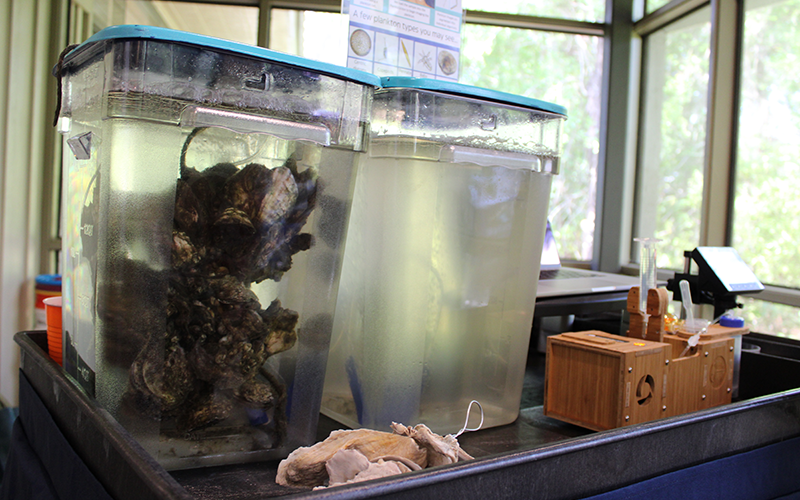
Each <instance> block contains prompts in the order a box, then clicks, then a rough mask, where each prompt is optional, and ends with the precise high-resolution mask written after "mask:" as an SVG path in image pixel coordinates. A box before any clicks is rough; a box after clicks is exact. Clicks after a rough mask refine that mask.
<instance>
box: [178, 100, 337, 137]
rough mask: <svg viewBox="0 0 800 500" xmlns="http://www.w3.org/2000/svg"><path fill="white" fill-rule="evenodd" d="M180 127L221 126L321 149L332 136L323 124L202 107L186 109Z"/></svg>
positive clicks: (239, 131)
mask: <svg viewBox="0 0 800 500" xmlns="http://www.w3.org/2000/svg"><path fill="white" fill-rule="evenodd" d="M180 124H181V126H184V127H221V128H226V129H228V130H232V131H234V132H238V133H243V134H247V133H261V134H269V135H273V136H275V137H278V138H281V139H286V140H289V141H310V142H314V143H316V144H321V145H322V146H330V144H331V133H330V131H329V130H328V129H327V128H326V127H324V126H322V125H316V124H313V123H299V122H292V121H289V120H281V119H279V118H272V117H268V116H259V115H253V114H250V113H241V112H237V111H228V110H222V109H215V108H205V107H202V106H187V107H186V109H184V110H183V112H182V113H181V123H180Z"/></svg>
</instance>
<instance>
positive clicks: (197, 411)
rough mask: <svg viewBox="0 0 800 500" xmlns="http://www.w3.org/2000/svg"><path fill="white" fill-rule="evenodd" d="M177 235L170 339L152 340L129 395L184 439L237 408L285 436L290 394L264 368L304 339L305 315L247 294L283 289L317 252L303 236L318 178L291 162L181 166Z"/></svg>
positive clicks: (156, 336)
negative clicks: (273, 285) (267, 286)
mask: <svg viewBox="0 0 800 500" xmlns="http://www.w3.org/2000/svg"><path fill="white" fill-rule="evenodd" d="M177 182H178V184H177V194H176V199H175V215H174V227H173V231H172V269H171V271H170V278H169V289H168V294H167V301H168V303H167V324H166V331H163V332H153V333H151V335H150V338H149V340H148V341H147V343H146V345H145V347H144V349H143V350H142V351H141V352H140V353H139V354H138V356H137V357H136V359H135V361H134V363H133V365H132V367H131V369H130V378H129V381H130V395H131V397H132V399H133V402H134V404H135V406H136V407H137V409H138V410H139V411H140V412H143V413H145V414H148V415H150V416H152V417H154V418H164V417H167V418H174V419H175V425H176V428H177V430H178V431H179V432H181V433H191V432H193V431H197V430H199V429H202V428H205V427H208V426H211V425H214V424H216V423H218V422H220V421H222V420H224V419H226V418H227V417H228V416H229V415H231V413H232V411H233V410H234V408H243V409H246V410H248V412H249V413H251V414H252V412H253V411H254V412H256V413H258V412H259V411H261V413H262V414H263V415H266V412H267V411H272V414H273V417H272V418H273V424H274V425H275V428H276V430H277V434H278V439H279V440H280V438H281V437H282V435H281V434H282V433H283V432H285V421H284V420H285V416H284V415H283V413H284V411H283V410H284V408H283V405H284V403H285V399H286V394H285V388H284V387H283V385H282V384H281V383H280V382H279V381H278V380H277V379H276V377H275V376H273V375H271V374H270V373H269V372H268V371H267V370H266V369H264V367H263V365H264V362H265V361H266V359H267V358H268V357H270V356H272V355H274V354H277V353H279V352H282V351H284V350H286V349H289V348H291V347H292V346H293V345H294V343H295V341H296V340H297V333H296V326H297V321H298V314H297V313H296V312H294V311H291V310H289V309H286V308H283V307H281V304H280V302H279V301H278V300H277V299H276V300H275V301H273V302H272V303H271V304H269V305H268V306H267V307H266V308H264V307H262V305H261V304H260V302H259V299H258V297H257V296H256V294H255V293H253V291H252V290H251V289H250V285H251V284H252V283H258V282H261V281H263V280H265V279H271V280H275V281H278V280H280V279H281V276H282V275H283V274H284V273H285V272H286V271H287V270H289V268H290V267H291V265H292V255H293V254H295V253H297V252H299V251H301V250H306V249H308V248H310V247H311V245H312V244H313V238H312V236H311V235H310V234H307V233H301V232H300V231H301V229H302V227H303V225H304V224H305V222H306V220H307V219H308V216H309V214H310V213H311V211H312V210H313V209H314V206H315V203H316V189H317V184H316V177H315V173H314V171H313V170H311V169H306V170H304V171H302V172H301V171H299V170H298V167H297V165H296V163H295V161H294V160H293V159H291V158H290V159H289V160H287V162H286V163H285V164H284V165H283V166H281V167H277V168H273V169H269V168H267V167H265V166H264V165H260V164H257V163H251V164H249V165H247V166H245V167H244V168H241V169H239V168H237V167H236V166H235V165H232V164H218V165H216V166H214V167H211V168H209V169H206V170H203V171H198V170H196V169H194V168H187V167H186V166H185V165H182V167H181V177H180V178H179V179H178V181H177Z"/></svg>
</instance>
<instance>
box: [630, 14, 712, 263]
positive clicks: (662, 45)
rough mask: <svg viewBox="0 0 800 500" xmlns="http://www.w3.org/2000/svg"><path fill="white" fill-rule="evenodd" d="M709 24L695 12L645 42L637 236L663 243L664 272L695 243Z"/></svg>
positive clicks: (701, 178)
mask: <svg viewBox="0 0 800 500" xmlns="http://www.w3.org/2000/svg"><path fill="white" fill-rule="evenodd" d="M710 18H711V9H710V8H709V7H706V8H703V9H700V10H699V11H696V12H694V13H693V14H691V15H689V16H686V17H683V18H681V19H680V20H679V21H677V22H674V23H672V24H670V25H668V26H666V27H665V28H663V29H661V30H659V31H656V32H655V33H653V34H651V35H649V36H648V37H647V38H646V39H645V42H644V43H645V51H644V53H645V56H644V57H645V63H644V68H645V69H644V76H643V80H644V88H643V92H642V102H643V103H644V104H643V106H642V118H641V122H640V123H641V127H640V131H639V134H640V136H639V137H640V145H641V147H640V153H639V168H638V176H637V202H636V206H637V210H636V218H637V220H636V224H635V226H634V227H635V229H634V236H637V237H655V238H659V239H660V240H661V241H660V242H659V243H658V245H657V266H658V267H659V268H662V269H673V270H680V269H683V264H684V258H683V252H684V250H692V249H693V248H695V247H696V246H698V244H699V243H700V220H701V207H702V202H703V183H704V159H705V148H706V122H707V101H708V75H709V48H710V41H711V40H710V34H711V20H710ZM634 260H638V259H634Z"/></svg>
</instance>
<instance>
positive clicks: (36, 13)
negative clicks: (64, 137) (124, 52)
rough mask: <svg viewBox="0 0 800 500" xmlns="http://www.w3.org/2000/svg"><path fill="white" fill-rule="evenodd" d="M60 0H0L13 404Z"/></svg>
mask: <svg viewBox="0 0 800 500" xmlns="http://www.w3.org/2000/svg"><path fill="white" fill-rule="evenodd" d="M66 3H67V0H0V396H1V397H2V399H3V401H4V402H5V403H6V404H11V405H13V406H16V405H17V402H18V387H19V379H18V369H19V349H18V347H17V345H16V343H15V342H14V335H15V334H16V333H17V332H19V331H22V330H25V329H29V328H31V327H32V326H33V287H34V278H35V276H36V275H37V274H39V273H40V272H41V266H40V252H39V250H40V238H41V224H42V209H41V207H42V199H43V197H44V196H46V195H45V194H44V193H43V186H44V184H43V175H44V172H45V171H46V170H47V169H51V168H52V165H53V158H54V156H55V155H56V154H57V150H56V147H55V145H56V140H57V139H56V136H55V131H54V130H53V127H52V117H53V113H54V108H55V92H56V91H55V79H54V78H53V77H52V75H51V73H50V72H51V69H52V67H53V65H54V64H55V62H56V61H57V58H58V54H59V53H60V51H61V49H63V45H64V40H66V36H65V28H66V23H65V16H66V14H65V13H66V9H65V7H66ZM49 195H50V194H49V193H48V194H47V196H49Z"/></svg>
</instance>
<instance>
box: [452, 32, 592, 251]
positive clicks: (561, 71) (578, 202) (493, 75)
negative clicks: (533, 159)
mask: <svg viewBox="0 0 800 500" xmlns="http://www.w3.org/2000/svg"><path fill="white" fill-rule="evenodd" d="M462 50H463V54H462V61H463V62H462V71H461V80H460V81H461V82H462V83H467V84H471V85H477V86H479V87H486V88H491V89H497V90H503V91H505V92H511V93H513V94H519V95H524V96H528V97H534V98H537V99H542V100H545V101H549V102H553V103H556V104H559V105H562V106H564V107H565V108H567V114H568V117H569V118H568V120H567V121H566V122H565V124H564V131H563V134H564V136H563V139H564V150H563V156H562V160H561V171H560V173H559V174H558V175H557V176H555V177H554V179H553V187H552V190H551V194H550V210H549V214H548V215H549V217H550V221H551V222H552V224H553V228H554V232H556V233H557V234H556V237H557V238H558V242H559V252H560V254H561V256H562V257H565V258H567V259H572V260H580V261H589V260H591V258H592V243H593V242H594V226H595V201H596V191H597V162H598V153H599V126H600V100H601V97H600V89H601V82H602V76H603V39H602V38H601V37H599V36H587V35H568V34H564V33H552V32H546V31H537V30H526V29H515V28H498V27H493V26H480V25H472V24H468V25H467V26H466V28H465V33H464V37H463V41H462Z"/></svg>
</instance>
